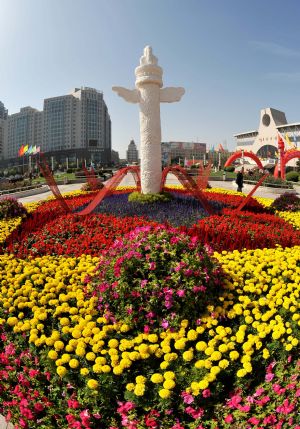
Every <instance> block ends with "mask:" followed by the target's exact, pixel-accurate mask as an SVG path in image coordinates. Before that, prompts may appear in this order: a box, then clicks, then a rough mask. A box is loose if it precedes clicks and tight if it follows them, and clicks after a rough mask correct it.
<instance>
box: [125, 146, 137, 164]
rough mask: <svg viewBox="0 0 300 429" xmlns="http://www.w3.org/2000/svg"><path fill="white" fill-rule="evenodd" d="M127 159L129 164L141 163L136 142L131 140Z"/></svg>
mask: <svg viewBox="0 0 300 429" xmlns="http://www.w3.org/2000/svg"><path fill="white" fill-rule="evenodd" d="M126 159H127V163H128V164H132V163H138V161H139V152H138V150H137V147H136V144H135V142H134V140H131V141H130V143H129V145H128V149H127V152H126Z"/></svg>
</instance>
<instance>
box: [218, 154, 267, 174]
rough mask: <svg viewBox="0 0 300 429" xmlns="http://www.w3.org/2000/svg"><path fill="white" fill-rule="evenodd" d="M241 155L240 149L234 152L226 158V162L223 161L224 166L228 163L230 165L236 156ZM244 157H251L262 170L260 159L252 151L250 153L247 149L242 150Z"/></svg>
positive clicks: (239, 156)
mask: <svg viewBox="0 0 300 429" xmlns="http://www.w3.org/2000/svg"><path fill="white" fill-rule="evenodd" d="M242 157H243V153H242V151H241V150H240V151H239V152H235V153H234V154H233V155H231V156H230V157H229V158H228V159H227V161H226V163H225V167H228V166H229V165H231V164H232V163H233V161H235V160H236V159H238V158H242ZM244 158H251V159H253V161H255V162H256V164H257V166H258V167H259V168H260V169H261V170H263V168H264V167H263V165H262V163H261V161H260V159H259V158H258V156H256V155H255V154H254V153H252V152H247V151H244Z"/></svg>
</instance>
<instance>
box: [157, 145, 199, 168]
mask: <svg viewBox="0 0 300 429" xmlns="http://www.w3.org/2000/svg"><path fill="white" fill-rule="evenodd" d="M161 150H162V161H163V165H170V164H171V163H172V162H173V161H176V162H178V159H181V160H182V161H184V160H200V159H203V157H204V156H205V154H206V143H193V142H162V144H161Z"/></svg>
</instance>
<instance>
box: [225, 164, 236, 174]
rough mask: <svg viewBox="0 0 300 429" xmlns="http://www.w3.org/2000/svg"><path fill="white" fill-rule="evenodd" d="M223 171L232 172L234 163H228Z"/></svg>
mask: <svg viewBox="0 0 300 429" xmlns="http://www.w3.org/2000/svg"><path fill="white" fill-rule="evenodd" d="M224 171H228V172H229V173H233V172H234V165H228V167H224Z"/></svg>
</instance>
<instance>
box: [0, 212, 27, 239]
mask: <svg viewBox="0 0 300 429" xmlns="http://www.w3.org/2000/svg"><path fill="white" fill-rule="evenodd" d="M21 223H22V218H21V217H15V218H12V219H5V220H1V221H0V243H4V241H5V240H6V238H7V237H8V236H9V234H11V232H12V231H13V230H14V229H16V228H17V227H18V226H19V225H20V224H21Z"/></svg>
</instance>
